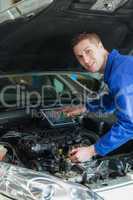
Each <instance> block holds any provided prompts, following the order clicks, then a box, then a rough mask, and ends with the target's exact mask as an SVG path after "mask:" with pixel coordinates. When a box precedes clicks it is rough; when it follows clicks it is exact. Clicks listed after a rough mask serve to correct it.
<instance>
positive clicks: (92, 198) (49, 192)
mask: <svg viewBox="0 0 133 200" xmlns="http://www.w3.org/2000/svg"><path fill="white" fill-rule="evenodd" d="M0 174H1V176H0V193H3V194H5V195H7V196H9V197H11V198H13V199H16V200H18V199H19V200H25V199H27V200H29V199H30V200H68V199H69V200H75V199H76V200H101V199H102V198H101V197H100V196H98V195H97V194H96V193H94V192H93V191H91V190H89V189H88V188H87V187H84V186H82V185H79V184H76V183H71V182H68V181H63V180H62V179H60V178H56V177H54V176H52V175H49V174H45V173H40V172H36V171H33V170H29V169H25V168H21V167H18V166H14V165H10V164H7V163H2V162H1V163H0Z"/></svg>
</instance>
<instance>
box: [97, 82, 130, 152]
mask: <svg viewBox="0 0 133 200" xmlns="http://www.w3.org/2000/svg"><path fill="white" fill-rule="evenodd" d="M122 88H123V87H122ZM115 107H116V116H117V122H116V123H115V124H114V125H113V127H112V128H111V130H110V131H108V132H107V133H106V134H105V135H104V136H102V137H101V138H100V139H99V140H98V141H97V143H96V144H95V150H96V152H97V153H98V154H99V155H102V156H104V155H106V154H108V153H109V152H111V151H113V150H114V149H116V148H118V147H119V146H121V145H122V144H124V143H126V142H127V141H129V140H130V139H133V85H132V84H130V85H128V86H127V85H126V86H124V89H122V90H119V91H118V92H117V95H115Z"/></svg>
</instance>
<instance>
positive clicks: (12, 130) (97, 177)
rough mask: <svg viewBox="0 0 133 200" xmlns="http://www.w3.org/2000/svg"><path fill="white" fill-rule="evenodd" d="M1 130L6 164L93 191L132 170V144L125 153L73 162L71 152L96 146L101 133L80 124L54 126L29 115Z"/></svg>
mask: <svg viewBox="0 0 133 200" xmlns="http://www.w3.org/2000/svg"><path fill="white" fill-rule="evenodd" d="M88 123H89V121H88ZM90 127H91V124H90ZM99 130H100V129H99ZM0 131H1V138H0V144H1V145H3V146H4V147H6V148H7V154H6V157H5V159H4V161H5V162H7V163H11V164H15V165H18V166H21V167H26V168H29V169H33V170H36V171H40V172H47V173H50V174H52V175H54V176H57V177H60V178H63V179H65V180H69V181H72V182H77V183H80V184H83V185H86V186H88V187H91V188H101V187H105V186H109V185H113V184H114V181H115V182H119V181H120V179H121V178H122V179H123V178H124V179H126V174H127V173H128V172H131V171H133V152H132V149H130V145H129V151H128V152H125V151H124V150H122V151H121V152H117V153H114V154H111V155H108V156H106V157H100V156H96V157H94V158H93V159H91V160H90V161H88V162H85V163H72V162H71V161H70V160H69V159H68V152H69V151H70V150H71V149H72V148H74V147H81V146H88V145H91V144H94V143H95V142H96V141H97V140H98V138H99V137H100V134H101V133H96V132H95V130H94V131H92V129H91V128H90V130H89V129H87V128H85V127H84V126H83V123H82V122H79V121H75V122H74V123H70V124H68V123H67V124H63V125H61V126H51V124H50V123H49V121H48V120H47V119H46V118H42V116H40V115H39V117H35V116H34V118H33V117H31V116H28V118H27V117H22V118H19V119H17V120H14V121H11V122H8V123H4V124H3V125H1V128H0Z"/></svg>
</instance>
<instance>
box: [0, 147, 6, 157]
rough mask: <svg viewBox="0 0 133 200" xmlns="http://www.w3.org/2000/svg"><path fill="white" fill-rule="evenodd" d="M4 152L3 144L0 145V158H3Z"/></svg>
mask: <svg viewBox="0 0 133 200" xmlns="http://www.w3.org/2000/svg"><path fill="white" fill-rule="evenodd" d="M6 153H7V149H6V148H5V147H4V146H3V145H0V160H3V159H4V158H5V155H6Z"/></svg>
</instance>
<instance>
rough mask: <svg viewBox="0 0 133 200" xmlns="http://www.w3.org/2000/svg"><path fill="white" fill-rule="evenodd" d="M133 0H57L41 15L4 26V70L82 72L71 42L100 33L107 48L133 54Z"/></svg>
mask: <svg viewBox="0 0 133 200" xmlns="http://www.w3.org/2000/svg"><path fill="white" fill-rule="evenodd" d="M132 17H133V0H125V1H123V0H122V1H121V0H106V1H102V0H90V1H88V0H55V1H53V2H52V1H51V3H50V5H49V6H48V7H47V8H44V9H43V10H41V11H40V12H39V13H37V14H35V15H34V13H29V14H26V15H25V14H22V15H20V17H18V18H17V19H14V20H12V19H11V20H8V21H5V22H4V23H1V24H0V69H1V70H2V71H6V72H8V73H10V72H12V73H13V72H22V71H23V72H24V71H31V70H32V71H34V70H35V71H40V70H49V71H50V70H52V71H53V70H61V71H64V70H65V71H66V70H76V71H78V70H81V68H80V66H79V65H78V64H77V63H76V61H75V59H74V56H73V54H72V50H71V40H72V38H73V37H74V35H76V34H78V33H81V32H89V31H90V32H92V31H93V32H96V33H98V34H100V36H101V38H102V41H103V43H104V45H105V47H106V48H107V49H108V50H109V51H110V50H111V49H112V48H116V49H118V50H120V51H121V52H122V53H129V54H131V52H132V46H133V33H132V32H133V21H132Z"/></svg>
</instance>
